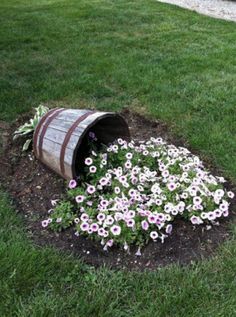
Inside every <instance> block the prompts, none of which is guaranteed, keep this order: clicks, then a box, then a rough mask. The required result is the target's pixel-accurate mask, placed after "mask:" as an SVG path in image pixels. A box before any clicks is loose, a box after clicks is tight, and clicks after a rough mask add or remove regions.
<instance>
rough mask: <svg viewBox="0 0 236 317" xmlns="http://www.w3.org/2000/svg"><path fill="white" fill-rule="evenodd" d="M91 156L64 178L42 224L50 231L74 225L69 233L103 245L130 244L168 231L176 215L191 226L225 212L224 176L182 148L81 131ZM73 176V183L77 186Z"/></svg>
mask: <svg viewBox="0 0 236 317" xmlns="http://www.w3.org/2000/svg"><path fill="white" fill-rule="evenodd" d="M88 138H89V139H90V151H89V153H90V156H89V157H87V158H86V159H85V162H84V173H83V174H81V176H80V179H79V181H78V182H77V181H76V180H71V181H70V183H69V189H68V192H67V198H65V199H64V200H63V201H60V202H57V201H53V205H54V206H55V205H56V207H54V208H52V209H50V210H49V217H48V218H47V219H45V220H43V221H42V226H43V227H44V228H45V227H48V226H49V227H50V228H52V229H54V230H59V231H61V230H63V229H66V228H68V227H70V226H72V225H73V226H74V227H75V235H76V236H78V235H81V234H82V235H85V236H89V237H90V238H91V239H96V240H99V241H101V244H102V245H104V250H107V249H108V248H110V247H112V246H113V244H119V245H122V246H123V247H124V249H126V250H127V251H129V246H130V245H132V244H136V245H137V246H138V247H139V248H138V251H137V255H141V252H140V248H141V247H142V246H144V245H145V244H147V243H148V242H149V241H150V240H152V241H155V242H156V241H157V240H161V241H162V243H163V242H164V240H165V238H166V237H168V235H170V234H171V232H172V222H173V220H174V219H175V218H177V217H180V216H181V217H183V218H184V219H186V220H187V221H191V223H192V224H193V225H200V224H203V223H208V224H218V225H219V222H218V220H219V219H220V218H221V217H228V215H229V201H230V199H232V198H234V193H233V192H232V191H228V192H227V190H226V189H224V187H223V183H224V182H226V180H225V179H224V178H223V177H214V176H213V175H212V174H211V173H210V172H209V171H207V169H205V168H204V166H203V163H202V162H201V160H200V159H199V158H198V157H197V156H196V155H192V154H191V153H190V152H189V151H188V150H187V149H186V148H183V147H176V146H174V145H171V144H167V143H166V142H165V141H164V140H163V139H162V138H160V137H159V138H154V137H151V138H150V140H148V141H146V142H144V141H139V142H136V143H135V142H134V141H126V140H123V139H118V140H117V141H116V142H114V143H113V144H111V145H109V146H105V145H103V150H101V149H100V151H99V149H98V147H100V148H101V145H100V144H99V143H98V140H97V138H96V135H95V134H94V132H92V131H90V132H88ZM78 183H79V185H80V186H78Z"/></svg>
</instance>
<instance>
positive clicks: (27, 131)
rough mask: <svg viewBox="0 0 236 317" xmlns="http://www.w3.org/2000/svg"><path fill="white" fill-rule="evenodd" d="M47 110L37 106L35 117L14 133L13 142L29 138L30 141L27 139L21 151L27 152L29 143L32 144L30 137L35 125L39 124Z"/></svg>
mask: <svg viewBox="0 0 236 317" xmlns="http://www.w3.org/2000/svg"><path fill="white" fill-rule="evenodd" d="M48 110H49V108H47V107H45V106H43V105H39V106H38V107H37V108H35V111H36V113H35V115H34V117H33V118H32V119H30V121H29V122H27V123H25V124H23V125H22V126H20V127H19V128H18V129H17V130H16V131H15V132H14V136H13V140H16V139H18V138H19V137H24V136H27V137H28V136H29V135H30V136H31V138H30V139H27V140H26V141H25V143H24V145H23V148H22V150H23V151H27V150H28V148H29V146H30V144H31V142H32V135H33V132H34V130H35V128H36V126H37V124H38V123H39V120H40V119H41V118H42V116H44V115H45V114H46V113H47V112H48Z"/></svg>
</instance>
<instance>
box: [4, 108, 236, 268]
mask: <svg viewBox="0 0 236 317" xmlns="http://www.w3.org/2000/svg"><path fill="white" fill-rule="evenodd" d="M121 114H122V115H123V116H124V118H125V119H126V120H127V122H128V124H129V127H130V132H131V137H132V138H133V139H136V140H145V139H148V138H150V137H151V136H154V137H155V136H161V137H163V138H164V139H166V140H168V142H171V143H173V144H176V145H182V146H184V145H185V143H184V142H183V141H181V140H175V139H174V138H173V136H172V135H171V134H170V133H169V132H168V128H167V126H166V125H165V124H163V123H161V122H159V121H150V120H148V119H146V118H144V117H142V116H140V115H138V114H134V113H131V112H130V111H129V110H127V109H126V110H124V111H123V112H122V113H121ZM28 118H29V114H28V115H25V116H21V117H20V118H18V119H17V120H16V121H15V122H13V123H12V124H11V125H8V124H7V123H5V122H0V145H1V148H0V164H1V169H0V182H1V184H2V186H3V187H4V189H6V190H7V191H8V192H9V193H10V195H11V197H12V199H13V201H14V204H15V207H16V208H15V209H16V211H17V212H19V213H20V214H22V215H23V217H24V222H25V226H26V228H27V231H28V235H29V236H30V238H31V239H32V240H33V242H34V244H36V245H37V246H49V245H51V246H54V247H56V248H58V249H60V250H67V251H68V253H71V252H72V253H73V254H74V255H76V256H78V257H79V258H81V259H82V260H83V261H84V262H85V263H87V264H90V265H93V266H95V267H98V266H102V265H106V266H108V267H111V268H119V269H121V268H122V269H127V270H141V271H143V270H145V269H148V270H152V269H156V268H158V267H162V266H166V265H169V264H172V263H179V264H181V265H186V264H190V263H193V262H195V261H198V260H201V259H203V258H208V257H210V256H212V255H213V254H214V253H215V251H216V249H217V247H218V246H219V245H220V244H221V243H222V242H223V241H225V240H226V239H229V238H230V235H231V232H230V228H229V227H230V226H229V225H230V223H232V222H233V221H235V219H236V217H235V215H236V209H235V206H236V200H235V199H234V202H233V203H232V205H231V213H230V217H229V218H227V219H223V220H222V221H221V223H220V225H219V226H213V227H212V228H211V229H210V230H207V228H206V227H205V226H204V227H203V226H196V227H193V226H192V225H191V223H188V222H186V221H184V220H182V219H178V220H176V221H175V224H174V226H173V232H172V234H171V236H170V237H168V238H167V239H166V241H165V243H164V244H162V243H161V242H156V243H154V242H150V243H149V244H148V245H147V246H146V247H144V248H143V249H142V256H136V255H135V252H136V250H137V248H134V247H133V248H131V251H130V254H127V252H125V251H124V250H123V249H121V248H118V247H112V248H111V249H110V250H109V251H108V252H105V251H103V250H102V247H101V245H100V244H99V243H96V242H94V241H91V240H89V239H87V238H84V237H76V236H75V235H74V231H73V229H68V230H65V231H63V232H61V233H55V232H53V231H50V230H49V229H43V228H42V226H41V221H42V220H43V219H45V218H46V217H47V215H48V210H49V209H50V208H51V203H50V201H51V199H58V198H60V197H62V196H63V194H64V192H65V189H66V183H65V181H64V180H63V179H62V178H60V177H59V176H57V175H56V174H55V173H54V172H52V171H50V170H49V169H48V168H47V167H46V166H44V165H43V164H42V163H40V162H39V161H38V160H36V159H35V157H34V155H33V152H28V153H27V154H22V152H21V148H22V140H20V141H18V140H16V141H14V142H13V141H12V133H13V131H14V130H15V129H16V128H18V127H19V125H21V124H22V123H23V122H25V121H26V120H28ZM214 173H215V174H216V171H214ZM220 174H221V173H219V172H218V173H217V175H220ZM226 187H228V188H230V189H231V190H234V186H233V185H232V184H229V183H227V184H226ZM208 229H209V228H208Z"/></svg>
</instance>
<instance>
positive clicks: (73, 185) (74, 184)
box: [69, 179, 77, 189]
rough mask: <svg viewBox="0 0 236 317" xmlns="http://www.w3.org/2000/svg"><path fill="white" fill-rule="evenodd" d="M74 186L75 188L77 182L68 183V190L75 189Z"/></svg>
mask: <svg viewBox="0 0 236 317" xmlns="http://www.w3.org/2000/svg"><path fill="white" fill-rule="evenodd" d="M76 186H77V182H76V181H75V180H74V179H72V180H70V182H69V188H70V189H73V188H75V187H76Z"/></svg>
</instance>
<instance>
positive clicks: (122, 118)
mask: <svg viewBox="0 0 236 317" xmlns="http://www.w3.org/2000/svg"><path fill="white" fill-rule="evenodd" d="M97 113H99V111H97ZM109 117H118V118H119V119H121V121H123V124H124V127H125V128H126V133H125V134H126V137H127V138H128V139H129V140H130V131H129V126H128V124H127V122H126V120H125V119H124V117H123V116H122V115H121V114H119V113H115V112H101V116H99V117H97V118H96V119H95V120H94V121H92V122H91V123H90V124H89V125H88V126H87V127H86V128H85V129H84V131H83V133H82V134H81V136H80V138H79V140H78V142H77V144H76V146H75V148H74V153H73V158H72V164H71V172H72V178H75V177H76V176H77V175H76V170H75V160H76V155H77V153H78V149H79V147H80V145H81V142H82V140H83V138H84V136H85V135H86V133H87V132H88V130H89V129H91V127H93V126H94V125H95V124H97V123H98V122H99V121H100V120H102V119H105V118H109ZM64 177H66V175H65V176H64Z"/></svg>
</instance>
